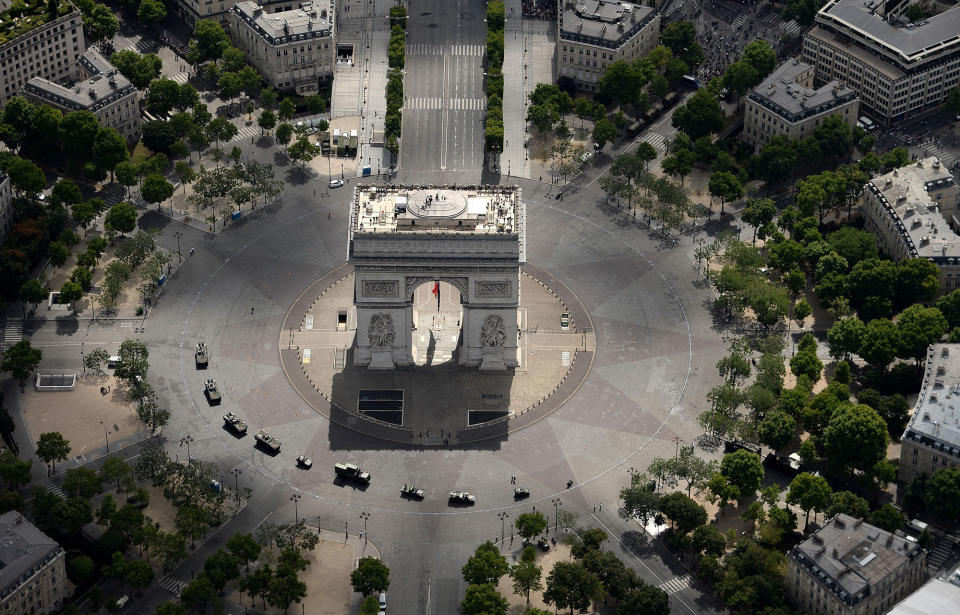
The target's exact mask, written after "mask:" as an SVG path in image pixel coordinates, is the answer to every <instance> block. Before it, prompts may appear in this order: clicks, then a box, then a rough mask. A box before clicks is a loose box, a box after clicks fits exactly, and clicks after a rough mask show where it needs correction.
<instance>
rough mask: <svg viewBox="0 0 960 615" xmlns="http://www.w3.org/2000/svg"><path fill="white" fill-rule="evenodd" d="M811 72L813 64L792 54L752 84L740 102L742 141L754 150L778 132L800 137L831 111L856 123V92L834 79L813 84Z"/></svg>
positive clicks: (809, 133) (853, 123) (812, 128)
mask: <svg viewBox="0 0 960 615" xmlns="http://www.w3.org/2000/svg"><path fill="white" fill-rule="evenodd" d="M813 74H814V70H813V66H811V65H810V64H807V63H805V62H801V61H799V60H797V59H796V58H794V59H792V60H788V61H786V62H784V63H783V64H781V65H780V66H778V67H777V68H776V69H774V71H773V72H772V73H770V75H769V76H768V77H767V78H766V79H764V80H763V82H761V83H760V85H758V86H757V87H756V88H754V89H753V91H751V92H750V94H749V95H748V96H747V99H746V101H745V104H744V108H745V113H744V119H743V133H742V139H743V141H744V142H746V143H749V144H750V145H752V146H753V148H754V150H755V151H756V150H759V149H760V148H761V147H763V146H764V145H766V144H767V142H768V141H770V139H771V138H772V137H776V136H779V135H784V136H787V137H790V138H791V139H803V138H805V137H809V136H812V135H813V131H814V129H815V128H816V127H817V126H819V125H820V122H822V121H823V120H825V119H826V118H828V117H830V116H831V115H837V116H840V117H841V118H843V121H844V122H846V124H847V125H848V126H850V128H853V127H854V126H856V123H857V111H858V110H859V108H860V106H859V102H858V100H857V93H856V92H854V91H853V90H851V89H850V88H847V87H843V86H841V85H840V84H839V83H838V82H836V81H831V82H829V83H827V84H825V85H823V86H821V87H819V88H814V87H813Z"/></svg>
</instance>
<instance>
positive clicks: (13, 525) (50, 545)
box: [0, 510, 62, 600]
mask: <svg viewBox="0 0 960 615" xmlns="http://www.w3.org/2000/svg"><path fill="white" fill-rule="evenodd" d="M61 551H62V549H61V548H60V545H58V544H57V543H56V542H55V541H54V540H53V539H52V538H50V537H49V536H47V535H46V534H44V533H43V532H41V531H40V530H38V529H37V528H36V527H35V526H34V525H33V524H32V523H30V522H29V521H27V520H26V519H24V518H23V515H21V514H20V513H18V512H17V511H15V510H12V511H10V512H7V513H4V514H2V515H0V600H2V599H3V598H6V597H7V596H8V595H9V594H10V592H12V591H14V590H16V589H17V588H18V587H19V586H20V585H21V584H22V583H23V582H24V581H26V580H27V579H29V578H30V577H31V576H32V575H33V574H34V573H35V572H36V571H37V570H39V569H40V568H41V567H42V566H43V565H44V564H46V563H47V562H49V561H50V560H51V559H53V558H54V557H56V556H57V554H59V553H60V552H61Z"/></svg>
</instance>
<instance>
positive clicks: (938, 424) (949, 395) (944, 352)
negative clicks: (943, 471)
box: [903, 344, 960, 456]
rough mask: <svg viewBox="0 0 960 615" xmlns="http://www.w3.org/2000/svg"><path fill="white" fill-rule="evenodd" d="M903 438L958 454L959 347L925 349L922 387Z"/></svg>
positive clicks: (955, 345) (935, 346)
mask: <svg viewBox="0 0 960 615" xmlns="http://www.w3.org/2000/svg"><path fill="white" fill-rule="evenodd" d="M903 439H904V440H907V439H909V440H915V441H918V442H923V443H925V444H927V445H930V446H935V447H939V448H940V449H941V450H943V451H944V452H947V453H949V454H951V455H954V456H956V455H960V344H934V345H932V346H930V348H929V349H928V350H927V365H926V371H925V372H924V376H923V386H922V387H921V389H920V395H919V396H918V398H917V405H916V407H915V408H914V411H913V416H911V417H910V422H909V423H907V427H906V429H905V430H904V434H903Z"/></svg>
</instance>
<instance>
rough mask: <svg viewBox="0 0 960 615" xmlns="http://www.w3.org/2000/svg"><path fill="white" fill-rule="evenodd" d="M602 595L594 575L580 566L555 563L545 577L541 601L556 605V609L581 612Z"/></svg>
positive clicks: (571, 612) (598, 582)
mask: <svg viewBox="0 0 960 615" xmlns="http://www.w3.org/2000/svg"><path fill="white" fill-rule="evenodd" d="M602 595H603V586H602V585H601V584H600V579H598V578H597V576H596V575H594V574H593V573H591V572H589V571H588V570H587V569H586V568H584V567H583V565H582V564H578V563H569V562H562V561H560V562H557V563H555V564H554V565H553V569H552V570H551V571H550V574H549V575H548V576H547V589H546V590H545V591H544V592H543V601H544V602H546V603H547V604H553V605H556V607H557V608H558V609H563V608H568V607H569V608H570V614H571V615H573V612H574V609H576V610H583V609H586V608H587V607H588V606H590V601H591V600H592V599H594V598H595V597H597V598H599V597H601V596H602Z"/></svg>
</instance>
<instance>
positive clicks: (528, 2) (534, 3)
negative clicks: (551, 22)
mask: <svg viewBox="0 0 960 615" xmlns="http://www.w3.org/2000/svg"><path fill="white" fill-rule="evenodd" d="M557 3H558V2H557V0H523V8H522V11H523V16H524V17H534V18H536V19H556V18H557Z"/></svg>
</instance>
